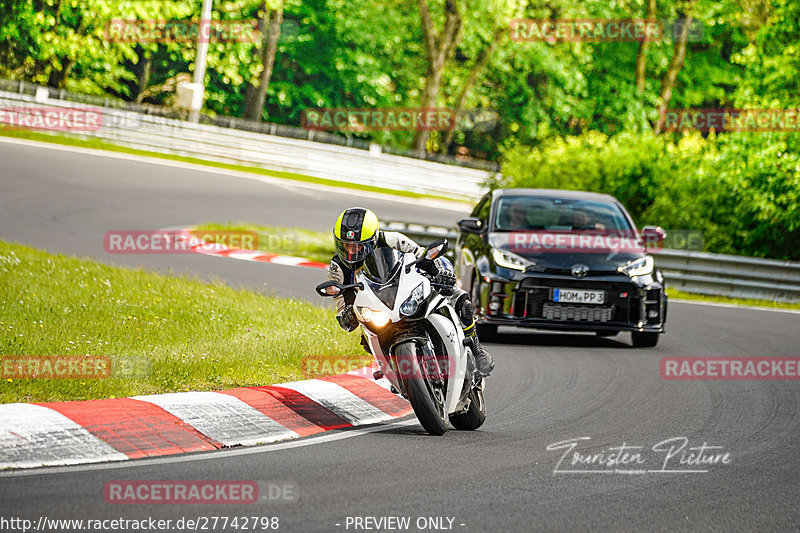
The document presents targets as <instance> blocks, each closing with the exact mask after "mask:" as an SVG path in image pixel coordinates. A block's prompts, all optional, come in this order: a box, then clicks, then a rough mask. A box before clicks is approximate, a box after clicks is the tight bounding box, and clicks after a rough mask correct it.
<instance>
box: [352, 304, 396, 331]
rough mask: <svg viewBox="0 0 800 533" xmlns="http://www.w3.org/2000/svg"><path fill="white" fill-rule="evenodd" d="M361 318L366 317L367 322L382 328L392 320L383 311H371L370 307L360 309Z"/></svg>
mask: <svg viewBox="0 0 800 533" xmlns="http://www.w3.org/2000/svg"><path fill="white" fill-rule="evenodd" d="M359 312H360V313H361V316H362V317H364V320H366V321H367V322H371V323H372V324H375V325H376V326H377V327H379V328H382V327H383V326H385V325H386V324H388V323H389V321H390V320H391V319H392V318H391V317H390V316H389V315H388V314H386V313H384V312H383V311H376V310H374V309H370V308H369V307H362V308H361V309H359Z"/></svg>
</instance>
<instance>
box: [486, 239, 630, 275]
mask: <svg viewBox="0 0 800 533" xmlns="http://www.w3.org/2000/svg"><path fill="white" fill-rule="evenodd" d="M559 235H561V236H562V237H559ZM573 235H574V234H573ZM584 236H585V235H584ZM590 237H591V239H589V240H586V239H584V241H583V242H580V240H576V239H577V237H576V239H571V237H570V235H569V234H565V233H557V232H550V233H545V232H535V233H533V232H531V233H530V234H526V239H525V240H524V241H523V240H522V238H521V237H518V236H517V235H515V234H510V233H499V232H498V233H490V234H489V245H490V246H491V247H492V248H497V249H500V250H505V251H509V252H512V253H514V254H516V255H519V256H521V257H524V258H525V259H527V260H529V261H532V262H534V263H536V264H537V265H538V266H539V267H540V268H542V269H546V270H565V271H569V270H570V269H571V268H572V267H573V266H574V265H576V264H582V265H586V266H587V267H589V269H590V270H593V271H595V272H598V271H599V272H616V271H617V268H618V267H620V266H622V265H624V264H626V263H628V262H629V261H632V260H634V259H639V258H641V257H644V255H645V250H644V248H642V247H641V246H639V245H638V244H636V242H635V240H634V239H629V240H628V241H621V240H619V239H616V240H615V239H611V240H609V239H607V238H606V237H607V236H601V237H602V238H600V239H597V238H596V237H597V235H594V234H593V235H590ZM572 243H574V245H573V244H572ZM609 244H610V245H609Z"/></svg>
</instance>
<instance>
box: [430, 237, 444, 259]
mask: <svg viewBox="0 0 800 533" xmlns="http://www.w3.org/2000/svg"><path fill="white" fill-rule="evenodd" d="M445 252H447V241H446V240H444V239H442V240H439V241H436V242H433V243H431V244H429V245H428V247H427V248H426V249H425V259H436V258H437V257H441V256H443V255H444V254H445Z"/></svg>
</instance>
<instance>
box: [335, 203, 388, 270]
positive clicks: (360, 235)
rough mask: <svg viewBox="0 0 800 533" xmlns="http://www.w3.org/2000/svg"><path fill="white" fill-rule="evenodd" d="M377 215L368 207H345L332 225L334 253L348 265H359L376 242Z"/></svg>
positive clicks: (377, 231)
mask: <svg viewBox="0 0 800 533" xmlns="http://www.w3.org/2000/svg"><path fill="white" fill-rule="evenodd" d="M379 233H380V226H379V224H378V217H376V216H375V213H373V212H372V211H370V210H369V209H364V208H363V207H351V208H350V209H346V210H345V211H344V212H343V213H342V214H341V215H339V218H338V219H337V220H336V225H335V226H333V238H334V241H335V243H336V255H338V256H339V259H341V260H342V261H344V262H345V263H346V264H347V265H348V266H350V267H360V266H361V262H362V261H364V259H366V258H367V256H368V255H369V254H371V253H372V250H374V249H375V245H377V244H378V234H379Z"/></svg>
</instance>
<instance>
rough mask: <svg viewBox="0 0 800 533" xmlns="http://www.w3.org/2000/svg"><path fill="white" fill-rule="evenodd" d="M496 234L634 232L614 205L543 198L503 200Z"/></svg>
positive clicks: (499, 209)
mask: <svg viewBox="0 0 800 533" xmlns="http://www.w3.org/2000/svg"><path fill="white" fill-rule="evenodd" d="M496 212H497V215H496V219H495V228H496V231H535V230H545V231H559V230H563V231H590V230H595V231H618V230H631V229H632V228H631V226H630V224H629V223H628V220H627V218H626V217H625V215H624V214H623V212H622V210H621V209H620V208H619V206H617V205H616V204H613V203H610V202H608V203H604V202H597V201H590V200H580V199H574V198H550V197H540V196H533V197H532V196H511V197H503V198H500V200H499V201H498V203H497V211H496Z"/></svg>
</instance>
